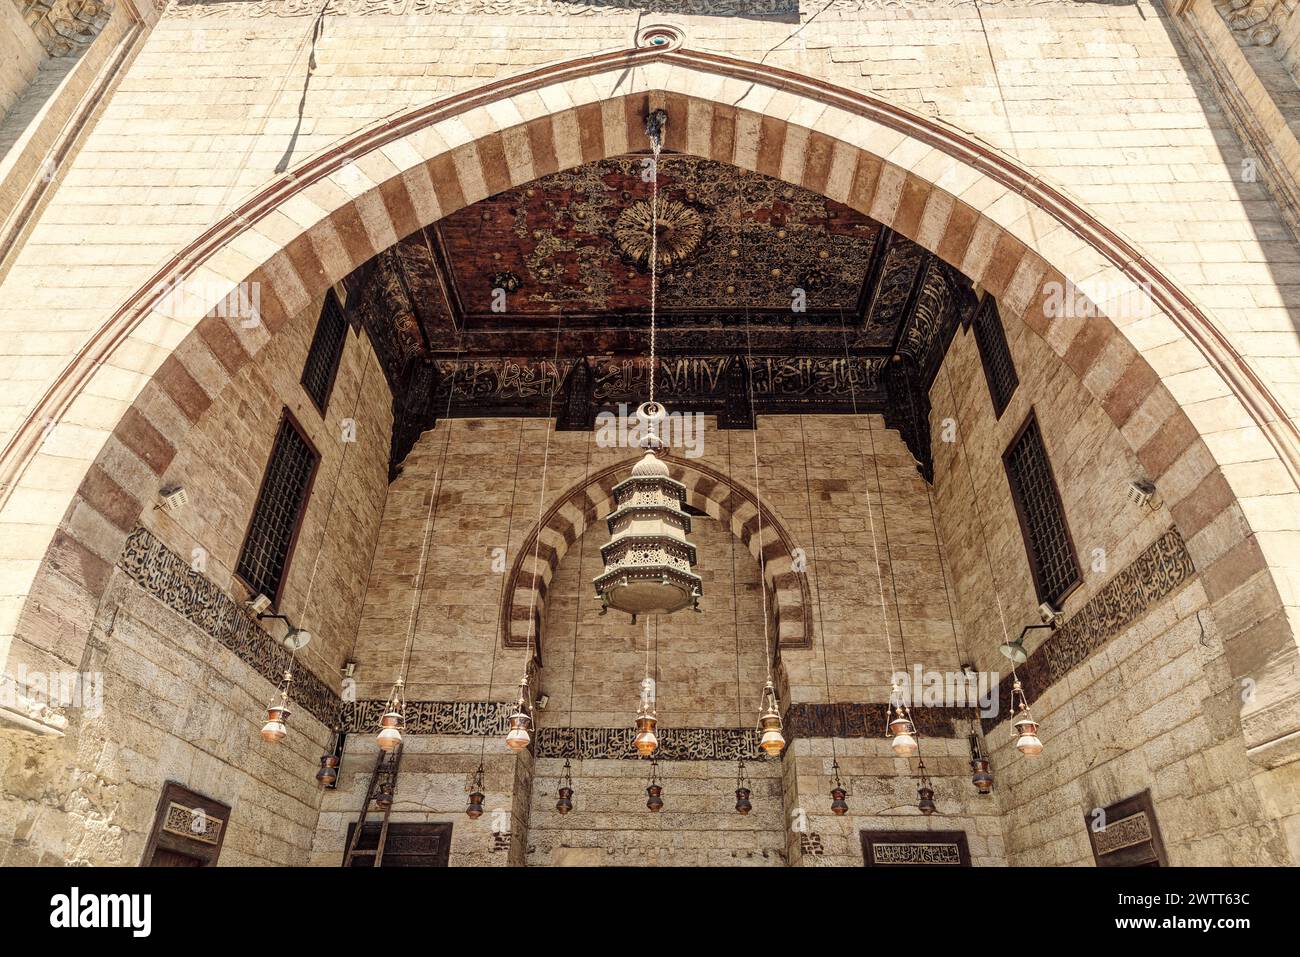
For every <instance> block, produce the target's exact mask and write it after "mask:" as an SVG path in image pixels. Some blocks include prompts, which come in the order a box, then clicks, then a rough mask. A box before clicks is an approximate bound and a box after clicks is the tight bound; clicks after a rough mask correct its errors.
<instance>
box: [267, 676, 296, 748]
mask: <svg viewBox="0 0 1300 957" xmlns="http://www.w3.org/2000/svg"><path fill="white" fill-rule="evenodd" d="M292 681H293V673H292V672H290V671H285V673H284V679H283V683H282V684H281V686H280V700H279V701H278V702H277V703H275V704H272V705H269V706H268V707H267V709H266V724H264V725H262V740H263V741H265V742H267V743H268V744H279V743H280V742H281V741H283V740H284V739H285V736H286V735H288V733H289V729H288V728H286V727H285V725H286V724H287V723H288V721H289V715H291V714H293V709H292V708H290V707H289V684H290V683H291V682H292Z"/></svg>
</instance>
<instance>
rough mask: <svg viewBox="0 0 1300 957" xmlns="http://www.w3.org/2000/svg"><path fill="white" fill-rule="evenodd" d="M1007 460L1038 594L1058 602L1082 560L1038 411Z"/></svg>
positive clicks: (1074, 579)
mask: <svg viewBox="0 0 1300 957" xmlns="http://www.w3.org/2000/svg"><path fill="white" fill-rule="evenodd" d="M1003 462H1004V464H1005V465H1006V469H1007V481H1008V482H1009V483H1010V484H1011V495H1012V498H1013V499H1014V500H1015V504H1016V513H1017V514H1018V515H1019V517H1020V530H1021V531H1022V532H1023V533H1024V537H1025V550H1026V551H1027V552H1028V553H1029V567H1030V569H1031V570H1032V571H1033V575H1034V585H1035V587H1036V588H1037V590H1038V600H1039V601H1047V602H1051V603H1052V604H1053V605H1058V603H1059V602H1060V600H1061V599H1062V598H1064V597H1065V595H1067V594H1068V593H1069V592H1070V590H1071V589H1072V588H1074V586H1075V585H1076V584H1078V583H1079V581H1080V572H1079V563H1078V561H1077V560H1076V559H1075V557H1074V545H1073V543H1072V542H1071V541H1070V530H1069V529H1068V528H1067V527H1066V524H1065V510H1064V508H1062V506H1061V496H1060V494H1059V493H1058V492H1057V490H1056V482H1055V481H1054V480H1053V478H1052V467H1051V465H1050V463H1049V462H1048V461H1047V449H1046V448H1044V446H1043V436H1042V433H1041V432H1040V431H1039V428H1038V420H1037V419H1036V418H1035V417H1034V415H1033V413H1030V415H1029V419H1028V420H1027V421H1026V422H1025V424H1024V427H1023V428H1022V429H1021V430H1020V434H1019V435H1018V436H1017V437H1016V439H1015V440H1014V441H1013V442H1012V443H1011V445H1010V447H1009V448H1008V449H1007V451H1006V454H1005V455H1004V456H1003Z"/></svg>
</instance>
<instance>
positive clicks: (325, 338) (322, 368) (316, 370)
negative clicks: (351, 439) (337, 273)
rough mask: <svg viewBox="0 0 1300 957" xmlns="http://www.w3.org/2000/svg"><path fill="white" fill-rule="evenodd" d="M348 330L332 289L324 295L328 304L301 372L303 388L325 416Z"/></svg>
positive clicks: (324, 308)
mask: <svg viewBox="0 0 1300 957" xmlns="http://www.w3.org/2000/svg"><path fill="white" fill-rule="evenodd" d="M347 331H348V323H347V320H346V319H344V318H343V308H342V307H341V306H340V305H339V300H338V297H337V296H335V295H334V291H333V290H330V291H329V292H328V293H326V294H325V305H324V306H322V307H321V311H320V319H319V320H317V322H316V333H315V335H313V336H312V340H311V348H310V349H308V350H307V365H306V366H305V367H304V368H303V370H302V387H303V388H304V389H306V390H307V394H308V395H309V396H311V400H312V402H314V403H316V408H317V409H319V410H320V411H321V414H322V415H323V414H324V413H325V406H326V405H327V404H328V403H329V398H330V390H332V389H333V388H334V377H335V375H337V374H338V371H339V360H340V359H341V358H342V357H343V341H344V339H345V338H346V335H347Z"/></svg>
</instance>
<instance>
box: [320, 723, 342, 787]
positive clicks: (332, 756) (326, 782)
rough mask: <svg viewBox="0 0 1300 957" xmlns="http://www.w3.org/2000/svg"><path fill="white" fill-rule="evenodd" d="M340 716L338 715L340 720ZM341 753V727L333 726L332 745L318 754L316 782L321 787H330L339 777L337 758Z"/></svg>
mask: <svg viewBox="0 0 1300 957" xmlns="http://www.w3.org/2000/svg"><path fill="white" fill-rule="evenodd" d="M341 720H342V718H341V717H340V721H341ZM342 753H343V727H342V725H341V724H340V725H339V726H337V727H335V728H334V739H333V745H332V747H331V748H330V750H328V751H326V752H325V753H324V754H322V755H321V756H320V770H319V771H317V772H316V783H317V784H319V785H320V786H321V787H325V788H332V787H334V785H335V784H337V783H338V779H339V759H340V756H341V755H342Z"/></svg>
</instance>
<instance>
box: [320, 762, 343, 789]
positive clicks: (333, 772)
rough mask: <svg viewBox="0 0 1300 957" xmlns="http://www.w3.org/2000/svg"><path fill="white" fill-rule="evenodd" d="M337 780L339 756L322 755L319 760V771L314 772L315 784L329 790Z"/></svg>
mask: <svg viewBox="0 0 1300 957" xmlns="http://www.w3.org/2000/svg"><path fill="white" fill-rule="evenodd" d="M338 779H339V756H338V755H337V754H322V755H321V759H320V770H319V771H317V772H316V783H317V784H319V785H320V786H321V787H325V788H330V787H333V786H334V784H335V783H336V782H337V781H338Z"/></svg>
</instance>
